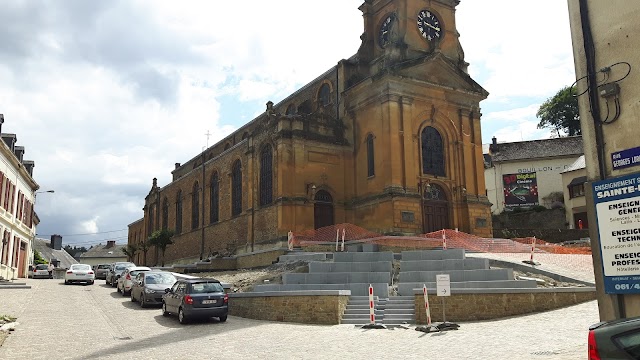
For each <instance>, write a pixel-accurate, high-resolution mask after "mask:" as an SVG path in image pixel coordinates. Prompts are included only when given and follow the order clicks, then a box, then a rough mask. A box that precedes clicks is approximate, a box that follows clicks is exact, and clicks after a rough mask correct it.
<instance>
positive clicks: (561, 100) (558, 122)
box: [536, 86, 582, 136]
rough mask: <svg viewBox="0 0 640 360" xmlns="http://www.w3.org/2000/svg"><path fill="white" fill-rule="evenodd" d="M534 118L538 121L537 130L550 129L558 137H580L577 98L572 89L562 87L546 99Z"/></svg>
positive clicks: (574, 90)
mask: <svg viewBox="0 0 640 360" xmlns="http://www.w3.org/2000/svg"><path fill="white" fill-rule="evenodd" d="M536 116H537V117H538V118H539V119H540V122H539V123H538V129H543V128H549V129H552V130H553V131H555V132H556V133H557V134H558V136H562V135H563V134H564V135H569V136H575V135H582V130H581V129H580V113H579V112H578V98H577V97H576V89H575V88H574V87H569V86H567V87H564V88H562V89H561V90H560V91H558V93H557V94H555V95H554V96H553V97H550V98H549V99H547V100H546V101H545V102H544V103H542V105H540V108H539V109H538V112H537V113H536Z"/></svg>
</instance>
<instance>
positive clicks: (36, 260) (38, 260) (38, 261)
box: [33, 249, 49, 265]
mask: <svg viewBox="0 0 640 360" xmlns="http://www.w3.org/2000/svg"><path fill="white" fill-rule="evenodd" d="M33 263H34V264H35V265H40V264H48V263H49V262H48V261H47V260H45V259H43V258H42V256H41V255H40V253H39V252H38V250H35V249H34V250H33Z"/></svg>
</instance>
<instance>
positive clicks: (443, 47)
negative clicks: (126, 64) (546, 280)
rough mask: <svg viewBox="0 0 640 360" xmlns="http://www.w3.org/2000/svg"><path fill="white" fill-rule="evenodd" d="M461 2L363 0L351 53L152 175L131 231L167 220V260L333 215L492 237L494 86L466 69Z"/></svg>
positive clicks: (234, 246) (252, 242) (403, 230)
mask: <svg viewBox="0 0 640 360" xmlns="http://www.w3.org/2000/svg"><path fill="white" fill-rule="evenodd" d="M457 4H458V1H457V0H433V1H409V0H367V1H365V2H364V3H363V4H362V5H361V7H360V10H361V11H362V13H363V18H364V32H363V34H362V36H361V39H362V44H361V46H360V48H359V49H358V51H357V53H356V54H355V55H354V56H352V57H350V58H348V59H344V60H340V61H338V62H337V64H336V66H334V67H332V68H331V69H329V70H328V71H326V72H325V73H324V74H321V75H320V76H319V77H318V78H316V79H315V80H313V81H312V82H310V83H309V84H307V85H306V86H304V87H303V88H301V89H299V90H298V91H296V92H295V93H293V94H291V95H290V96H288V97H286V98H285V99H283V100H282V101H280V102H279V103H277V104H274V103H272V102H269V103H267V107H266V111H265V112H264V113H263V114H262V115H260V116H258V117H257V118H255V119H254V120H252V121H251V122H249V123H248V124H246V125H244V126H242V127H241V128H240V129H238V130H237V131H236V132H234V133H233V134H231V135H230V136H228V137H227V138H225V139H223V140H222V141H220V142H218V143H217V144H215V145H213V146H211V147H209V148H208V149H206V150H205V151H203V152H202V153H201V154H198V155H197V156H195V157H194V158H193V159H191V160H189V161H187V162H186V163H183V164H179V163H178V164H176V166H175V169H174V170H173V172H172V175H173V179H172V182H171V183H169V184H167V185H165V186H163V187H160V186H159V185H158V184H157V181H156V180H155V179H154V181H153V184H152V187H151V190H150V191H149V194H148V195H147V197H146V198H145V206H144V217H143V218H142V219H141V220H139V221H136V222H134V223H132V224H131V225H130V227H129V242H130V243H134V244H139V243H140V242H143V241H145V240H146V239H147V238H148V236H149V235H150V234H151V233H152V232H153V231H154V230H157V229H162V228H167V229H172V230H174V231H175V233H176V236H175V238H174V241H175V245H172V246H170V247H169V248H167V251H166V257H167V260H169V261H171V260H175V259H181V258H188V257H193V256H195V257H198V256H200V257H203V256H207V254H209V253H212V252H220V251H229V252H235V251H238V250H241V249H247V250H255V249H257V248H261V247H263V246H269V244H271V246H273V244H274V243H277V242H278V241H282V240H285V239H286V234H287V232H288V231H290V230H291V231H294V232H296V231H303V230H308V229H314V228H316V229H317V228H321V227H324V226H328V225H333V224H338V223H352V224H355V225H358V226H361V227H363V228H366V229H368V230H371V231H375V232H378V233H384V234H398V235H400V234H417V233H426V232H431V231H435V230H440V229H443V228H458V229H460V230H461V231H465V232H470V233H473V234H477V235H481V236H490V235H491V216H490V203H489V202H488V200H487V197H486V195H485V181H484V174H483V160H482V143H481V139H482V136H481V132H480V106H479V104H480V101H482V100H483V99H485V98H486V97H487V96H488V93H487V92H486V91H485V90H484V89H483V88H482V87H481V86H480V85H478V84H477V83H476V82H475V81H473V79H471V77H470V76H469V75H468V74H467V72H466V69H467V66H468V63H466V62H465V61H464V53H463V51H462V47H461V45H460V42H459V39H458V38H459V34H458V32H457V30H456V23H455V10H456V5H457ZM148 255H149V254H148ZM151 255H153V254H151ZM149 262H153V260H150V261H149Z"/></svg>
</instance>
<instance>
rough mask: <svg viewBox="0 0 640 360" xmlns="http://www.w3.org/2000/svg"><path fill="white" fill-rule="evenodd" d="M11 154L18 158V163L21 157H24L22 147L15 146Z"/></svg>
mask: <svg viewBox="0 0 640 360" xmlns="http://www.w3.org/2000/svg"><path fill="white" fill-rule="evenodd" d="M13 153H14V154H15V156H16V157H17V158H18V162H22V157H23V156H24V146H16V147H15V148H14V149H13Z"/></svg>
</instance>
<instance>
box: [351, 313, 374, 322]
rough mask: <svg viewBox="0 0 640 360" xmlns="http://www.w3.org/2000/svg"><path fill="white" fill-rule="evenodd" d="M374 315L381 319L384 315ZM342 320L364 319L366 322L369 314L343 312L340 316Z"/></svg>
mask: <svg viewBox="0 0 640 360" xmlns="http://www.w3.org/2000/svg"><path fill="white" fill-rule="evenodd" d="M375 316H376V320H381V321H382V319H383V318H384V316H383V315H382V314H375ZM342 319H343V320H348V319H356V320H357V319H364V320H366V321H367V322H368V321H369V314H344V316H343V317H342Z"/></svg>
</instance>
